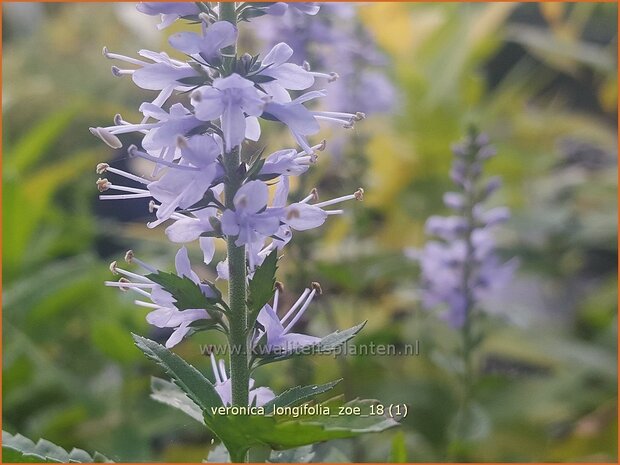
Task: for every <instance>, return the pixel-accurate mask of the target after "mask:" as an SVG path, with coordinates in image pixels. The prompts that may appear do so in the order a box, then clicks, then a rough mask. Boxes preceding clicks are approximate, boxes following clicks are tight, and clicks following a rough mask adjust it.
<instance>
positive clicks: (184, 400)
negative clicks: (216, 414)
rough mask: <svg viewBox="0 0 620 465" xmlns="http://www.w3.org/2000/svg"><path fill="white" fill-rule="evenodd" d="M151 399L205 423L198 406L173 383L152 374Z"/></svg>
mask: <svg viewBox="0 0 620 465" xmlns="http://www.w3.org/2000/svg"><path fill="white" fill-rule="evenodd" d="M151 399H153V400H156V401H158V402H161V403H162V404H166V405H169V406H171V407H174V408H176V409H179V410H181V411H182V412H183V413H185V414H187V415H189V416H190V417H192V418H193V419H194V420H196V421H198V422H200V423H202V424H203V425H204V424H205V421H204V419H203V416H202V410H200V407H199V406H198V405H197V404H196V403H195V402H194V401H193V400H192V399H190V398H189V397H187V394H185V392H183V390H182V389H181V388H180V387H179V386H177V385H176V384H174V383H171V382H170V381H166V380H165V379H161V378H157V377H155V376H153V377H152V378H151Z"/></svg>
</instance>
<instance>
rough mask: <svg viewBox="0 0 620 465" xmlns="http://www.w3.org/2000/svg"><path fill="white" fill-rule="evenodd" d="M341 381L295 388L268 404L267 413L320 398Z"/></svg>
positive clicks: (266, 406) (266, 405)
mask: <svg viewBox="0 0 620 465" xmlns="http://www.w3.org/2000/svg"><path fill="white" fill-rule="evenodd" d="M340 381H341V380H340V379H337V380H336V381H331V382H329V383H325V384H312V385H310V386H295V387H294V388H291V389H289V390H287V391H284V392H283V393H282V394H280V395H279V396H276V397H275V398H274V399H272V400H270V401H269V402H267V403H266V404H265V405H264V406H263V407H265V412H267V413H272V412H273V409H274V408H275V407H289V406H294V405H299V404H301V403H303V402H305V401H307V400H310V399H312V398H313V397H314V396H318V395H319V394H322V393H324V392H327V391H329V390H330V389H332V388H333V387H334V386H335V385H336V384H338V383H339V382H340Z"/></svg>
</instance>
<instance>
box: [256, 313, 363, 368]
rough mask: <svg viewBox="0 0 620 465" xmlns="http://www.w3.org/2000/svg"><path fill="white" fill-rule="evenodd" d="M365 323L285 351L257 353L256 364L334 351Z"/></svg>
mask: <svg viewBox="0 0 620 465" xmlns="http://www.w3.org/2000/svg"><path fill="white" fill-rule="evenodd" d="M365 325H366V321H364V322H363V323H360V324H359V325H357V326H353V327H352V328H348V329H344V330H342V331H334V332H333V333H331V334H329V335H327V336H325V337H324V338H323V339H321V340H320V341H319V342H317V343H316V344H312V345H308V346H302V347H300V348H299V349H297V350H295V351H292V352H287V353H274V354H268V355H259V356H258V361H257V363H256V366H261V365H266V364H268V363H273V362H279V361H281V360H286V359H289V358H291V357H298V356H304V355H313V354H328V353H331V352H334V351H335V350H336V349H337V348H338V347H340V346H341V345H342V344H345V343H346V342H347V341H349V340H350V339H352V338H353V337H354V336H355V335H356V334H357V333H359V332H360V331H361V330H362V329H363V328H364V326H365Z"/></svg>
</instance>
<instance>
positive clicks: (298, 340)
mask: <svg viewBox="0 0 620 465" xmlns="http://www.w3.org/2000/svg"><path fill="white" fill-rule="evenodd" d="M320 293H321V287H320V286H319V285H318V283H313V285H312V290H310V289H305V290H304V292H303V293H302V294H301V296H300V297H299V299H297V301H296V302H295V303H294V304H293V305H292V306H291V308H290V309H289V310H288V311H287V312H286V314H285V315H284V316H283V317H282V318H280V317H279V316H278V300H279V297H280V286H279V285H277V286H276V290H275V294H274V297H273V307H272V306H270V305H269V304H267V305H265V306H264V307H263V308H262V310H261V311H260V313H259V314H258V318H257V321H258V323H259V324H260V325H261V326H262V328H263V329H262V330H260V331H259V332H258V333H257V335H256V337H255V338H254V343H255V344H259V343H261V341H262V340H263V338H264V339H265V347H266V349H267V350H268V351H269V352H277V353H279V354H287V353H291V352H294V351H295V350H298V349H300V348H302V347H304V346H308V345H311V344H316V343H317V342H319V341H320V338H318V337H314V336H309V335H307V334H299V333H292V332H291V330H292V328H293V326H295V324H296V323H297V322H298V321H299V320H300V319H301V317H302V316H303V315H304V312H305V311H306V310H307V309H308V307H309V306H310V303H312V299H314V297H315V295H317V294H320Z"/></svg>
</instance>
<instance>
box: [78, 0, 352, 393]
mask: <svg viewBox="0 0 620 465" xmlns="http://www.w3.org/2000/svg"><path fill="white" fill-rule="evenodd" d="M318 8H319V7H318V6H316V5H314V4H300V3H291V4H290V5H289V4H286V3H258V4H257V3H240V4H237V5H236V7H235V11H234V14H235V15H236V16H237V21H239V20H249V19H251V18H255V17H259V16H263V15H282V14H284V12H285V11H286V10H289V9H292V10H295V11H297V12H301V13H305V14H308V15H314V14H316V13H317V12H318ZM138 10H139V11H141V12H143V13H145V14H148V15H161V18H162V22H161V24H160V25H159V27H160V28H164V27H167V26H169V25H170V24H171V23H172V22H174V21H176V20H178V19H185V20H188V21H190V22H192V23H199V27H200V32H199V33H197V32H178V33H175V34H173V35H171V36H170V37H169V44H170V45H171V46H172V47H173V48H174V49H175V50H177V51H178V52H179V56H184V57H185V58H184V60H182V61H181V60H178V59H176V58H173V57H171V56H169V55H168V54H166V53H164V52H153V51H149V50H141V51H139V52H138V55H139V56H140V58H133V57H128V56H123V55H120V54H117V53H113V52H111V51H110V50H108V49H107V48H104V50H103V54H104V56H106V57H107V58H110V59H112V60H115V61H116V62H117V63H120V65H114V66H112V73H113V75H114V76H119V77H122V76H128V77H130V78H131V79H132V80H133V82H134V83H135V84H136V85H137V86H138V87H140V88H142V89H146V90H151V91H155V92H156V95H154V98H153V99H152V100H151V101H148V102H144V103H142V104H141V105H140V108H139V110H140V112H141V113H142V115H143V117H142V119H141V120H140V121H136V122H129V121H126V120H125V119H124V118H123V117H122V116H121V115H116V117H115V118H114V124H112V125H110V126H106V127H94V128H90V131H91V133H92V134H93V135H95V136H97V137H99V138H100V139H101V140H102V141H103V142H105V143H106V144H107V145H109V146H110V147H112V148H114V149H122V148H123V147H124V145H125V143H124V141H123V139H124V138H125V135H126V134H132V135H133V138H134V140H135V137H136V135H137V136H138V137H140V138H141V142H140V144H139V146H138V145H130V146H128V147H127V148H126V153H127V154H128V155H129V156H130V157H139V158H142V159H144V160H147V161H149V162H151V163H152V168H153V169H152V171H151V172H149V173H146V174H142V175H137V174H134V173H130V172H127V171H124V170H121V169H118V168H115V167H114V166H111V165H110V164H107V163H101V164H99V165H98V166H97V173H98V174H99V175H100V176H101V177H100V178H99V179H98V180H97V187H98V189H99V191H100V192H101V195H100V198H101V200H105V201H116V200H123V201H127V200H131V199H144V198H147V199H150V202H149V212H150V213H151V214H152V215H153V217H152V219H151V221H149V222H148V224H147V225H148V227H149V228H155V227H157V226H159V225H162V224H164V223H165V224H166V228H165V234H166V235H167V237H168V239H169V240H170V241H172V242H174V243H179V244H182V243H188V242H192V241H195V240H199V243H200V247H201V249H202V252H203V256H204V263H205V264H210V263H211V262H212V260H213V257H214V253H215V241H217V240H220V239H223V240H225V241H226V242H227V243H228V248H229V252H230V247H233V248H234V247H236V248H239V249H241V250H243V253H244V254H245V260H244V262H245V263H243V262H242V263H241V265H240V264H239V262H237V263H236V265H235V264H232V263H230V257H228V258H226V259H224V260H223V261H221V262H219V263H218V264H217V265H216V270H217V274H218V279H221V280H231V286H232V276H231V273H232V269H233V267H234V266H237V267H239V266H241V267H245V268H246V269H245V270H244V272H243V278H242V280H246V282H245V283H243V285H246V284H248V281H249V280H251V279H252V277H253V275H254V273H255V272H256V270H257V268H258V267H259V266H260V265H261V264H262V263H263V262H264V261H265V259H266V257H267V256H269V255H270V254H272V253H278V252H279V250H280V249H281V248H282V247H283V246H284V245H286V244H287V243H288V242H289V241H290V240H291V237H292V234H293V231H304V230H308V229H312V228H316V227H319V226H321V225H322V224H323V223H324V222H325V221H326V220H327V218H328V217H329V216H332V215H340V214H342V213H343V210H341V209H339V207H338V205H339V204H341V203H343V202H346V201H349V200H362V199H363V193H364V192H363V189H361V188H360V189H357V190H356V191H355V192H353V193H351V194H348V195H344V196H341V197H338V198H334V199H329V200H323V201H320V200H319V196H318V192H317V190H316V189H312V190H311V191H310V192H309V193H308V195H307V196H306V197H305V198H303V199H301V200H299V201H294V202H291V201H289V200H288V197H289V178H290V177H291V176H299V175H301V174H303V173H305V172H306V171H307V170H308V168H309V167H310V166H311V165H312V164H314V163H315V162H316V160H317V157H318V152H321V151H322V150H325V148H326V143H325V141H321V142H319V143H316V144H313V143H311V142H310V137H312V136H314V135H316V134H317V133H318V132H319V130H320V125H319V123H321V122H327V123H332V124H337V125H340V126H342V127H345V128H350V127H352V126H353V124H354V123H355V122H357V121H359V120H361V119H363V118H364V114H363V113H360V112H348V111H337V112H330V111H320V110H317V109H314V108H313V107H312V103H311V102H312V101H314V100H316V99H319V98H322V97H324V96H325V95H326V92H325V91H324V90H316V89H315V86H316V85H317V83H321V84H323V83H325V84H326V83H330V82H333V81H334V80H335V78H336V75H335V73H329V72H325V73H323V72H314V71H310V68H309V66H307V65H304V64H298V63H294V62H292V61H291V58H292V57H293V55H294V52H293V49H292V48H291V47H290V46H289V45H287V44H286V43H283V42H280V43H277V44H275V45H274V46H273V47H272V48H271V50H270V51H269V52H268V53H266V54H264V55H254V56H252V55H249V54H243V55H241V56H238V55H237V53H236V48H235V44H236V41H237V35H238V30H237V27H236V21H230V22H229V21H228V20H220V19H221V18H220V17H221V14H220V13H221V12H220V11H218V10H219V7H218V6H217V4H212V3H203V2H198V3H157V2H147V3H141V4H139V5H138ZM310 88H313V90H309V89H310ZM292 93H294V94H292ZM263 120H270V121H277V122H280V123H282V124H283V125H285V126H286V127H287V128H288V129H289V130H290V132H291V134H292V136H293V138H294V139H295V140H296V142H297V144H298V147H296V148H288V149H284V150H278V151H276V152H274V153H272V154H270V155H267V156H265V157H263V156H262V153H254V154H253V155H250V156H247V155H245V154H243V156H242V155H241V152H242V149H243V148H244V147H245V145H246V142H245V141H246V140H251V141H257V140H258V139H259V138H260V136H261V121H263ZM104 176H105V177H104ZM271 186H275V188H274V189H273V192H270V187H271ZM274 251H275V252H274ZM125 258H126V261H127V262H128V263H135V264H137V265H139V266H140V267H142V268H143V269H144V272H145V274H144V275H143V274H139V273H136V272H133V271H129V270H125V269H123V268H121V267H119V266H118V264H117V263H116V262H114V263H112V265H111V271H112V272H113V273H114V274H118V275H121V278H120V279H119V280H118V281H110V282H107V283H106V284H107V285H108V286H114V287H118V288H120V289H121V290H131V291H133V292H135V293H137V294H138V295H139V296H140V297H141V298H139V299H137V300H136V301H135V302H136V304H137V305H139V306H141V307H146V308H149V309H150V313H149V314H148V315H147V321H148V322H149V323H150V324H152V325H154V326H157V327H159V328H170V329H172V334H171V336H170V337H169V339H168V340H167V342H166V347H169V348H170V347H173V346H175V345H176V344H178V343H179V342H181V341H182V340H183V339H184V338H186V337H188V336H189V335H191V334H192V333H193V332H195V331H198V330H203V329H218V330H220V331H223V332H225V333H228V332H229V330H230V329H231V318H233V317H231V314H232V313H234V312H231V309H230V308H229V307H228V305H227V304H226V303H225V302H224V301H223V300H222V299H221V298H220V297H221V295H219V291H218V290H217V288H216V287H215V285H214V284H213V283H210V282H207V281H203V280H201V279H200V278H199V277H198V275H197V274H196V273H195V272H194V271H193V270H192V268H191V266H190V261H189V257H188V253H187V249H186V248H185V247H181V249H180V250H179V251H178V253H177V255H176V263H175V264H176V274H175V275H174V276H173V278H174V279H176V281H174V283H175V285H176V284H178V285H179V286H181V287H184V289H186V290H188V289H189V291H190V292H192V293H193V294H192V296H193V300H191V299H190V300H187V301H185V300H184V299H182V298H180V296H179V295H176V294H175V293H174V292H172V291H171V290H170V289H169V288H167V287H166V286H165V285H164V284H163V283H162V281H161V279H162V277H161V275H160V272H159V271H158V270H156V269H155V268H154V267H152V266H150V265H148V264H147V263H145V262H143V261H142V260H139V259H138V258H136V256H135V255H134V254H133V252H131V251H130V252H128V253H127V255H126V257H125ZM173 278H170V277H169V278H168V279H173ZM281 292H282V286H281V285H277V286H276V289H275V293H274V295H273V304H272V305H270V304H266V305H264V307H262V309H260V311H259V312H258V314H257V315H256V318H255V319H254V320H255V322H256V323H255V324H254V326H252V327H250V328H248V335H249V345H250V347H251V348H252V349H258V348H260V349H261V350H263V351H264V350H266V351H271V352H273V351H279V352H280V353H281V352H282V351H284V352H291V351H293V350H296V349H297V348H299V347H302V346H305V345H309V344H314V343H316V342H317V341H318V340H319V339H318V338H316V337H313V336H309V335H305V334H298V333H294V332H292V330H293V327H294V326H295V324H296V323H297V322H298V321H299V319H300V318H301V317H302V315H303V314H304V312H305V311H306V310H307V308H308V306H309V305H310V303H311V302H312V300H313V298H314V297H315V296H316V295H317V294H319V293H320V286H319V285H318V284H317V283H313V284H312V285H311V286H310V287H309V288H308V289H306V290H305V291H304V292H303V293H302V294H301V296H300V297H299V299H298V300H297V301H296V302H295V304H294V305H292V306H291V308H290V309H289V310H288V311H287V312H286V314H284V315H283V316H279V315H278V300H279V296H280V293H281ZM230 333H232V331H230ZM213 367H214V372H215V375H216V381H217V384H216V387H217V388H218V392H219V393H220V396H221V397H222V399H223V401H224V403H227V402H228V403H230V402H231V400H230V399H231V394H230V380H229V378H228V377H227V375H226V371H225V369H224V367H223V366H221V365H220V364H219V363H216V362H215V361H214V365H213ZM226 386H228V387H226ZM250 388H251V386H250ZM259 389H263V388H259ZM267 391H268V390H267ZM267 391H265V390H256V389H251V390H250V402H253V401H257V402H259V403H260V402H263V401H264V399H268V398H269V395H271V396H273V393H271V391H269V392H267ZM270 393H271V394H270ZM252 396H253V397H252Z"/></svg>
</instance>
